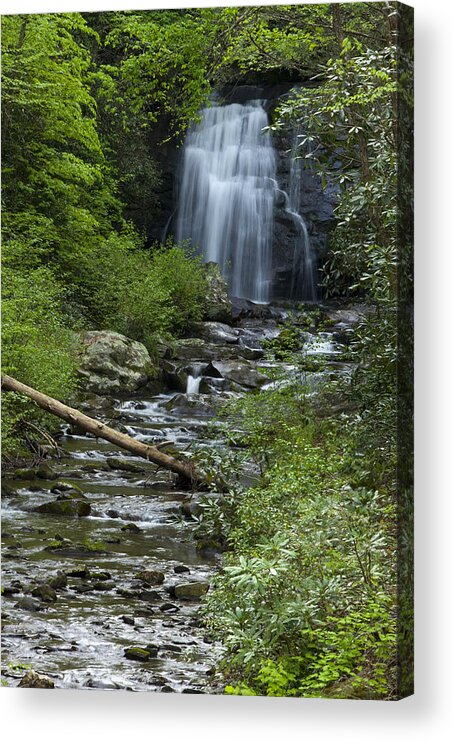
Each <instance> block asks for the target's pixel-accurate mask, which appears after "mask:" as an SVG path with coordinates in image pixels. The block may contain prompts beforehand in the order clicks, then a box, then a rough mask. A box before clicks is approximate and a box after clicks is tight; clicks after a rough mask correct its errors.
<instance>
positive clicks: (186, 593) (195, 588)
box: [174, 582, 209, 600]
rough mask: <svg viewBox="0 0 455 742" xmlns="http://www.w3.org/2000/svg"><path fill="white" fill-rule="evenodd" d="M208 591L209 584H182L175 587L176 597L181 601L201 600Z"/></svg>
mask: <svg viewBox="0 0 455 742" xmlns="http://www.w3.org/2000/svg"><path fill="white" fill-rule="evenodd" d="M208 589H209V584H208V582H182V583H181V584H180V585H175V587H174V595H175V597H176V598H179V599H180V600H199V599H200V598H202V596H203V595H205V594H206V592H207V590H208Z"/></svg>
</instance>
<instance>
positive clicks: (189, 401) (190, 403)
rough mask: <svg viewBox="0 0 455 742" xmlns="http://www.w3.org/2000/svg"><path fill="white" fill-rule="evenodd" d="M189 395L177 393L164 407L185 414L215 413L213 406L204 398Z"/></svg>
mask: <svg viewBox="0 0 455 742" xmlns="http://www.w3.org/2000/svg"><path fill="white" fill-rule="evenodd" d="M195 396H196V395H194V396H192V397H187V396H186V394H175V395H174V396H173V397H171V399H169V400H168V401H167V402H164V404H163V407H165V409H166V410H168V411H169V412H175V411H178V412H180V413H183V414H187V415H191V414H193V415H194V414H196V415H213V407H211V406H210V404H209V403H208V402H206V401H205V400H203V399H200V398H195Z"/></svg>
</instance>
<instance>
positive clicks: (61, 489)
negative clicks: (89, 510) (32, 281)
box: [51, 482, 85, 499]
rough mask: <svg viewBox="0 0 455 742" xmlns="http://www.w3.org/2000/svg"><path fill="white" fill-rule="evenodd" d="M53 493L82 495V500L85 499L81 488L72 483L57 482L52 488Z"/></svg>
mask: <svg viewBox="0 0 455 742" xmlns="http://www.w3.org/2000/svg"><path fill="white" fill-rule="evenodd" d="M51 492H52V493H53V494H57V495H60V494H65V495H70V494H71V495H74V494H77V495H80V497H81V498H82V499H85V495H84V493H83V492H82V490H81V488H80V487H78V486H77V485H76V484H71V483H70V482H57V484H56V485H55V486H54V487H52V489H51Z"/></svg>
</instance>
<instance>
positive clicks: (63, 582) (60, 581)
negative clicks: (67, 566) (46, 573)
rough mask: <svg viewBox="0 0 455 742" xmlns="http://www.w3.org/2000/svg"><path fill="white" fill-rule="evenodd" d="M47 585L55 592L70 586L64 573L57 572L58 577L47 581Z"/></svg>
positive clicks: (55, 576)
mask: <svg viewBox="0 0 455 742" xmlns="http://www.w3.org/2000/svg"><path fill="white" fill-rule="evenodd" d="M47 584H48V585H50V587H51V588H53V589H54V590H62V589H63V588H65V587H67V585H68V577H67V576H66V574H65V573H64V572H57V574H56V575H54V576H53V577H51V578H50V579H49V580H48V581H47Z"/></svg>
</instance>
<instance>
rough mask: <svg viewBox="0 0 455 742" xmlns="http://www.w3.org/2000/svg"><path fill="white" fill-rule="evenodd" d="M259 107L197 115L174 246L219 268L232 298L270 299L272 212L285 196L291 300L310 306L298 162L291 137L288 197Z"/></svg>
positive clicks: (311, 283) (255, 103) (310, 268)
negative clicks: (291, 232)
mask: <svg viewBox="0 0 455 742" xmlns="http://www.w3.org/2000/svg"><path fill="white" fill-rule="evenodd" d="M267 124H268V119H267V113H266V111H265V110H264V107H263V102H262V101H261V100H252V101H249V102H248V103H245V104H239V103H232V104H230V105H225V106H223V105H218V104H217V103H216V102H213V103H212V105H211V107H209V108H205V109H203V110H202V112H201V120H200V121H199V122H198V123H196V124H194V125H193V126H192V127H191V129H190V131H189V133H188V135H187V137H186V140H185V146H184V149H183V160H182V165H181V173H180V186H179V199H178V205H177V217H176V229H175V235H176V238H177V240H178V241H179V242H180V241H183V240H190V242H191V244H192V245H193V247H194V248H196V249H197V250H198V251H199V252H200V253H201V254H202V255H203V257H204V259H205V261H207V262H208V261H213V262H215V263H218V265H219V266H220V269H221V271H222V273H223V275H224V276H225V278H226V279H227V282H228V286H229V292H230V294H231V296H236V297H239V298H243V299H250V300H251V301H254V302H257V303H266V302H268V301H270V299H271V286H272V280H271V279H272V242H273V232H274V207H275V199H276V196H277V194H278V193H281V194H283V195H284V199H285V211H286V212H287V213H288V214H289V215H290V216H291V217H292V220H293V221H294V225H295V230H296V237H295V242H294V249H293V277H292V283H291V285H290V286H289V296H290V298H294V299H307V300H309V301H315V299H316V290H315V270H314V264H313V255H312V250H311V244H310V240H309V236H308V230H307V227H306V224H305V222H304V220H303V218H302V217H301V216H300V214H299V213H298V210H299V204H300V193H301V160H300V159H298V158H297V133H295V142H294V147H293V149H292V151H291V153H290V159H289V163H290V164H289V195H288V194H287V193H285V192H284V191H282V190H281V189H280V187H279V185H278V182H277V179H276V159H277V158H276V154H275V150H274V148H273V142H272V139H271V136H270V134H269V133H268V132H266V131H264V128H265V127H267Z"/></svg>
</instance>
